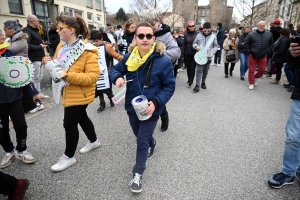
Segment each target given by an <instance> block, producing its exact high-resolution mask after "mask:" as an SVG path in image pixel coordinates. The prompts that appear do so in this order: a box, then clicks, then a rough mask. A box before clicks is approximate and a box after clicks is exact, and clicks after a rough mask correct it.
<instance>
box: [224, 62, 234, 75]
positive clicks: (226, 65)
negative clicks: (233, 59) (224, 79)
mask: <svg viewBox="0 0 300 200" xmlns="http://www.w3.org/2000/svg"><path fill="white" fill-rule="evenodd" d="M224 64H225V74H228V67H229V63H224ZM230 64H231V65H230V72H232V71H233V70H234V66H235V63H230Z"/></svg>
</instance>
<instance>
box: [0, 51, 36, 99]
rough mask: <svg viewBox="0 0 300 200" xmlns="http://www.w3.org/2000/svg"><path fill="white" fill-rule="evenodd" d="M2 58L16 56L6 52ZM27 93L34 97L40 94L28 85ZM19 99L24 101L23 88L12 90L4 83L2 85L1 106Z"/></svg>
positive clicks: (0, 87) (0, 86)
mask: <svg viewBox="0 0 300 200" xmlns="http://www.w3.org/2000/svg"><path fill="white" fill-rule="evenodd" d="M1 56H2V57H11V56H15V54H14V53H13V52H12V51H10V50H6V51H5V52H4V53H3V54H1ZM24 88H25V90H26V92H27V93H28V94H29V95H30V96H34V95H36V94H38V92H37V90H36V89H35V88H34V86H32V87H31V86H30V85H27V86H25V87H24ZM19 99H22V89H21V88H10V87H7V86H5V85H3V84H2V83H0V104H3V103H12V102H14V101H17V100H19Z"/></svg>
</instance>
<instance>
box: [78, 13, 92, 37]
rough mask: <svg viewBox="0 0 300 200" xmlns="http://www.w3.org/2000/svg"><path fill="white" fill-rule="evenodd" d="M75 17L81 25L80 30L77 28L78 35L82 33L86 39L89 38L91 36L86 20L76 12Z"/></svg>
mask: <svg viewBox="0 0 300 200" xmlns="http://www.w3.org/2000/svg"><path fill="white" fill-rule="evenodd" d="M75 19H76V21H77V23H78V24H79V26H80V31H77V30H76V35H77V36H78V35H82V36H83V38H84V39H87V38H88V37H89V34H90V33H89V29H88V28H87V24H86V23H85V21H84V20H83V19H82V18H81V17H80V16H79V15H77V14H76V16H75Z"/></svg>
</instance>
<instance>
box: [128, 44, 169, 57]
mask: <svg viewBox="0 0 300 200" xmlns="http://www.w3.org/2000/svg"><path fill="white" fill-rule="evenodd" d="M136 46H137V45H136V43H135V42H134V43H132V44H131V45H130V46H129V48H128V52H132V51H133V49H134V48H135V47H136ZM165 51H166V45H165V44H164V43H163V42H156V47H155V52H157V53H159V54H160V55H162V54H163V53H164V52H165Z"/></svg>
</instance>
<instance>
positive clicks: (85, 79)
mask: <svg viewBox="0 0 300 200" xmlns="http://www.w3.org/2000/svg"><path fill="white" fill-rule="evenodd" d="M57 32H58V34H59V36H60V39H61V43H60V44H59V45H58V46H57V49H56V52H55V55H54V60H52V59H51V57H49V56H48V57H45V58H44V62H45V64H46V68H47V69H48V70H49V71H50V72H51V76H52V78H53V79H54V80H57V81H61V82H62V83H66V84H65V86H64V88H63V95H62V104H63V106H64V128H65V134H66V149H65V153H64V155H63V156H62V157H61V159H60V160H59V161H58V163H56V164H55V165H53V166H52V167H51V170H52V171H62V170H64V169H66V168H68V167H70V166H72V165H74V164H75V163H76V159H75V156H74V154H75V151H76V148H77V144H78V140H79V131H78V128H77V126H78V124H80V126H81V128H82V130H83V131H84V133H85V134H86V136H87V138H88V139H89V142H88V143H87V144H86V145H85V146H84V147H83V148H82V149H80V153H87V152H89V151H90V150H92V149H94V148H98V147H99V146H100V140H99V139H97V136H96V133H95V128H94V125H93V122H92V121H91V120H90V118H89V117H88V115H87V112H86V108H87V106H88V105H89V104H90V103H91V102H93V101H94V96H95V87H96V81H97V80H98V78H99V74H100V69H99V64H98V51H97V48H96V47H95V46H93V45H91V44H89V45H88V44H85V43H84V41H83V39H86V38H87V37H88V29H87V25H86V23H85V22H84V20H83V19H82V18H81V17H79V16H76V17H72V16H59V17H58V18H57ZM58 66H59V67H60V69H61V70H60V71H57V73H56V74H59V73H60V74H61V75H62V76H59V79H57V77H55V76H53V73H52V72H53V70H57V69H58V68H59V67H58Z"/></svg>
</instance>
